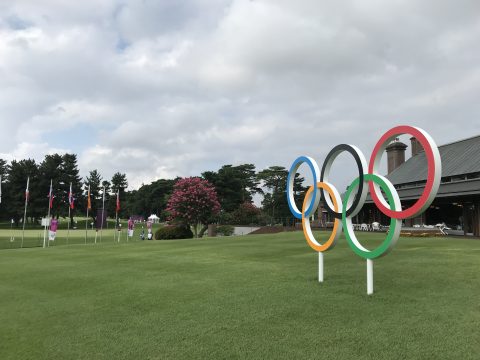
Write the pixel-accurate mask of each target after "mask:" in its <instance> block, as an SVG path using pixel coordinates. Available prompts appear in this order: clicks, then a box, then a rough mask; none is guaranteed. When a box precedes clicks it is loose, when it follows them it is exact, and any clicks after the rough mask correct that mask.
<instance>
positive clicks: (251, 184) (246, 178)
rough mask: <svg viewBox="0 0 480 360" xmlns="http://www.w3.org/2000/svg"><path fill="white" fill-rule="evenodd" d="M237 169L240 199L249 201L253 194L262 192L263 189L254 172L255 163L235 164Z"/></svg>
mask: <svg viewBox="0 0 480 360" xmlns="http://www.w3.org/2000/svg"><path fill="white" fill-rule="evenodd" d="M235 169H236V170H237V171H238V175H239V178H240V182H241V184H242V201H243V202H244V203H245V202H251V201H252V198H253V195H255V194H263V190H262V188H261V187H260V180H259V179H258V177H257V175H256V173H255V165H253V164H242V165H238V166H235Z"/></svg>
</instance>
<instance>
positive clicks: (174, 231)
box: [155, 225, 193, 240]
mask: <svg viewBox="0 0 480 360" xmlns="http://www.w3.org/2000/svg"><path fill="white" fill-rule="evenodd" d="M191 238H193V233H192V230H190V228H188V227H186V226H171V225H169V226H165V227H162V228H160V229H158V230H157V231H156V232H155V240H173V239H191Z"/></svg>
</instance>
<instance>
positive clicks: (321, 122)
mask: <svg viewBox="0 0 480 360" xmlns="http://www.w3.org/2000/svg"><path fill="white" fill-rule="evenodd" d="M479 10H480V5H479V3H478V1H470V0H464V1H457V2H448V1H433V0H431V1H424V2H417V1H413V0H412V1H402V2H389V3H388V4H387V3H385V4H383V3H378V2H377V1H362V2H358V1H348V2H341V3H339V2H338V1H321V2H319V1H314V0H302V1H296V2H291V1H286V0H285V1H278V0H277V1H261V0H256V1H241V0H237V1H221V0H218V1H207V0H196V1H192V2H184V1H181V2H178V1H166V2H161V3H154V2H152V3H149V2H136V1H113V0H111V1H103V2H100V3H99V2H97V1H93V0H88V1H82V2H80V3H69V2H66V3H62V4H59V3H58V2H56V1H46V2H42V5H40V3H38V2H32V1H26V0H25V1H16V2H15V4H3V5H0V11H1V13H2V14H5V16H4V17H2V20H1V21H0V80H1V81H2V84H5V86H3V87H2V88H0V100H1V101H0V122H1V124H2V130H3V129H5V131H7V132H5V131H2V133H1V134H0V153H1V154H24V153H25V152H26V151H28V149H32V151H38V152H39V153H38V155H36V156H41V155H42V153H44V152H48V151H50V150H51V149H54V148H58V147H59V146H58V145H57V144H56V142H55V139H52V138H50V137H49V136H48V135H49V133H50V131H51V130H50V129H48V127H49V126H48V125H49V124H50V126H53V127H58V128H62V129H68V128H69V127H71V126H73V125H74V124H77V125H78V124H89V125H92V124H98V128H99V130H98V131H97V134H96V137H97V138H98V139H99V141H98V144H97V146H94V147H89V148H85V149H84V151H82V152H81V154H80V161H81V166H82V170H83V171H84V172H87V171H88V170H91V169H93V168H98V169H99V170H100V171H101V172H102V174H103V175H104V176H105V177H107V178H108V177H110V176H111V175H112V174H113V173H114V172H115V171H124V172H126V173H127V175H128V176H129V179H131V180H130V183H131V184H132V186H138V185H139V184H141V183H142V182H149V181H151V180H153V179H154V178H156V177H175V176H177V175H178V176H186V175H199V174H200V173H201V172H202V171H205V170H216V169H218V168H219V167H220V166H221V165H223V164H230V163H233V164H239V163H245V162H252V163H255V164H256V165H257V167H258V168H259V169H261V168H264V167H267V166H269V165H273V164H280V165H283V166H286V167H288V166H289V165H290V163H291V161H292V160H293V159H294V158H295V157H296V156H298V155H300V154H310V155H312V156H314V157H315V158H316V159H317V160H318V161H319V163H321V162H322V161H323V158H324V157H325V155H326V154H327V153H328V151H329V150H330V148H332V147H333V146H334V145H336V144H337V143H340V142H347V143H353V144H356V145H358V146H359V147H360V148H361V149H362V150H363V151H364V153H365V155H366V156H367V158H368V157H369V155H370V151H371V149H372V148H373V146H374V144H375V142H376V140H377V139H378V138H379V137H380V135H381V134H382V133H383V132H384V131H385V130H387V129H388V128H390V127H392V126H394V125H398V124H400V123H408V124H413V125H418V126H421V127H424V128H425V129H426V130H427V131H429V132H430V133H431V134H432V136H433V137H434V138H435V139H436V141H437V142H438V143H439V144H442V143H446V142H449V141H452V140H456V139H459V138H463V137H468V136H471V135H473V134H478V133H480V122H479V121H478V119H479V116H480V107H479V105H478V100H477V97H478V96H477V94H478V93H479V90H480V66H479V65H478V64H479V63H480V62H479V60H480V50H479V48H478V46H477V43H478V39H479V38H480V25H479V24H480V21H479V20H480V15H479V14H480V11H479ZM8 19H10V20H8ZM12 19H14V20H15V19H16V20H15V21H16V23H17V25H19V26H15V21H14V22H13V25H12ZM2 24H3V25H2ZM20 24H25V26H20ZM26 24H28V26H27V25H26ZM119 44H120V46H119ZM59 107H61V108H63V109H64V110H65V111H55V109H58V108H59ZM12 134H13V135H12ZM26 135H28V136H27V137H25V136H26ZM22 139H26V141H28V142H29V144H21V140H22ZM351 164H352V162H351V160H350V159H349V158H348V156H346V157H344V158H341V159H339V162H338V165H335V169H334V170H335V171H334V172H335V173H336V175H335V179H336V181H338V182H339V187H340V188H342V187H344V186H346V184H347V183H348V179H350V178H351V176H353V175H354V173H355V171H353V170H352V171H351V169H350V166H351Z"/></svg>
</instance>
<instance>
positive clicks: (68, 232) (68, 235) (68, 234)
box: [67, 183, 73, 245]
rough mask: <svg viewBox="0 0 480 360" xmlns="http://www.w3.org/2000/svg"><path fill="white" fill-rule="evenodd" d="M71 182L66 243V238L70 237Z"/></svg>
mask: <svg viewBox="0 0 480 360" xmlns="http://www.w3.org/2000/svg"><path fill="white" fill-rule="evenodd" d="M72 196H73V195H72V183H70V192H69V193H68V227H67V229H68V230H67V245H68V240H69V239H70V220H71V219H70V214H71V210H72Z"/></svg>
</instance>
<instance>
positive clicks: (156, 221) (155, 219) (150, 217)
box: [148, 214, 160, 224]
mask: <svg viewBox="0 0 480 360" xmlns="http://www.w3.org/2000/svg"><path fill="white" fill-rule="evenodd" d="M148 220H151V221H153V222H154V223H155V224H156V223H158V221H159V220H160V218H159V217H158V216H157V215H155V214H152V215H150V216H149V217H148Z"/></svg>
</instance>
